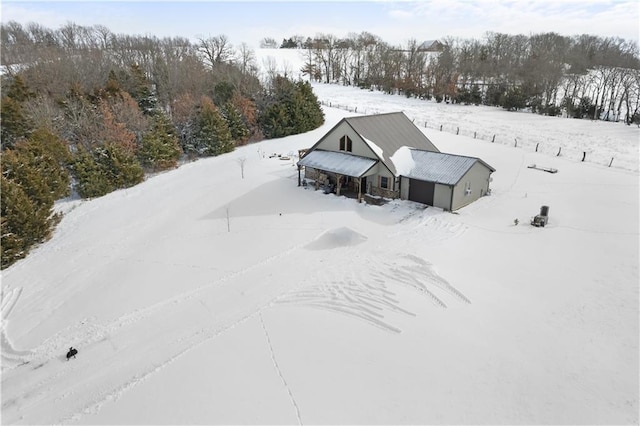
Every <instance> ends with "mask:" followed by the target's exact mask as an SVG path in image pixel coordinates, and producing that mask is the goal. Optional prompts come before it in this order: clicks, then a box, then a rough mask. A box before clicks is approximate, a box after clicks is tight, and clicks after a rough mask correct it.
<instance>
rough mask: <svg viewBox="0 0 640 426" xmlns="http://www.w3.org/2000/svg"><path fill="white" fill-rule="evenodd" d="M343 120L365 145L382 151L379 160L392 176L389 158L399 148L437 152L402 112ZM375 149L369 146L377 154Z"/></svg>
mask: <svg viewBox="0 0 640 426" xmlns="http://www.w3.org/2000/svg"><path fill="white" fill-rule="evenodd" d="M343 120H344V121H346V122H347V123H348V124H349V125H350V126H351V127H352V128H353V130H354V131H355V132H356V133H358V134H359V135H360V136H362V137H363V139H364V140H365V142H366V143H367V144H369V145H370V144H371V142H373V143H374V144H375V145H377V147H379V148H380V149H382V156H381V160H382V161H383V162H384V164H385V165H386V166H387V167H388V168H389V170H391V172H392V173H393V174H394V175H397V172H396V168H395V166H394V164H393V162H392V161H391V160H390V157H391V156H392V155H393V154H394V153H395V152H396V151H397V150H398V149H399V148H401V147H403V146H408V147H411V148H417V149H423V150H427V151H435V152H439V150H438V148H436V147H435V145H434V144H433V143H431V141H430V140H429V138H427V137H426V136H425V135H424V133H422V132H421V131H420V129H418V128H417V127H416V125H415V124H413V122H412V121H411V120H409V118H408V117H407V116H406V115H404V113H403V112H391V113H387V114H375V115H363V116H360V117H345V118H344V119H343ZM377 147H373V146H371V149H372V150H373V151H374V152H376V153H378V151H379V150H378V149H377Z"/></svg>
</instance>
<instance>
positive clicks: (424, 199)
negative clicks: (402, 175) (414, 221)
mask: <svg viewBox="0 0 640 426" xmlns="http://www.w3.org/2000/svg"><path fill="white" fill-rule="evenodd" d="M435 189H436V184H435V183H433V182H425V181H423V180H417V179H409V199H410V200H411V201H417V202H419V203H422V204H428V205H430V206H432V205H433V194H434V192H435Z"/></svg>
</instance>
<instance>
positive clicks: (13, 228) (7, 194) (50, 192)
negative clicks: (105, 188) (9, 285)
mask: <svg viewBox="0 0 640 426" xmlns="http://www.w3.org/2000/svg"><path fill="white" fill-rule="evenodd" d="M68 161H69V152H68V150H67V146H66V145H65V144H64V142H63V141H61V140H60V139H59V138H57V137H56V136H54V135H52V134H51V133H49V132H48V131H46V130H38V131H37V132H34V134H33V135H32V136H31V138H30V139H29V140H22V141H19V142H17V143H16V144H15V146H14V147H13V148H12V149H7V150H6V151H5V152H4V153H3V155H2V188H1V189H0V192H1V195H2V201H1V204H2V219H1V224H2V231H1V233H2V241H1V247H2V261H1V263H2V267H3V268H4V267H7V266H9V265H11V264H12V263H13V262H15V261H16V260H18V259H20V258H22V257H24V256H26V254H27V253H28V251H29V249H30V248H31V246H33V245H34V244H36V243H39V242H41V241H43V240H44V239H45V238H47V237H48V236H49V235H50V233H51V230H52V228H53V226H54V224H55V221H56V220H57V216H55V215H53V214H52V211H53V203H54V201H55V200H56V199H58V198H60V197H62V196H64V195H67V194H68V192H69V174H68V172H67V170H66V167H67V163H68Z"/></svg>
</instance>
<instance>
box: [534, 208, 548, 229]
mask: <svg viewBox="0 0 640 426" xmlns="http://www.w3.org/2000/svg"><path fill="white" fill-rule="evenodd" d="M548 221H549V206H542V207H540V214H538V215H536V216H535V217H534V218H533V220H531V224H532V225H533V226H538V227H540V226H541V227H543V228H544V226H545V225H546V224H547V222H548Z"/></svg>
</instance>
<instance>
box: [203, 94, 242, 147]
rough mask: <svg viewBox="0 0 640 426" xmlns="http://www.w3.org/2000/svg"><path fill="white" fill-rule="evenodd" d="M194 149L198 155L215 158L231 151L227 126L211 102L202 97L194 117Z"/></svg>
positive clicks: (231, 144)
mask: <svg viewBox="0 0 640 426" xmlns="http://www.w3.org/2000/svg"><path fill="white" fill-rule="evenodd" d="M195 124H196V126H195V127H196V129H195V132H194V148H195V149H196V151H197V153H198V154H199V155H204V156H215V155H220V154H224V153H226V152H231V151H233V148H234V146H233V140H232V137H231V132H230V131H229V126H228V125H227V122H226V121H225V119H224V117H223V116H222V114H220V111H219V110H218V108H217V107H216V106H215V105H214V104H213V101H212V100H211V99H210V98H208V97H206V96H203V97H202V99H201V101H200V105H199V108H198V113H197V116H196V123H195Z"/></svg>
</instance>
